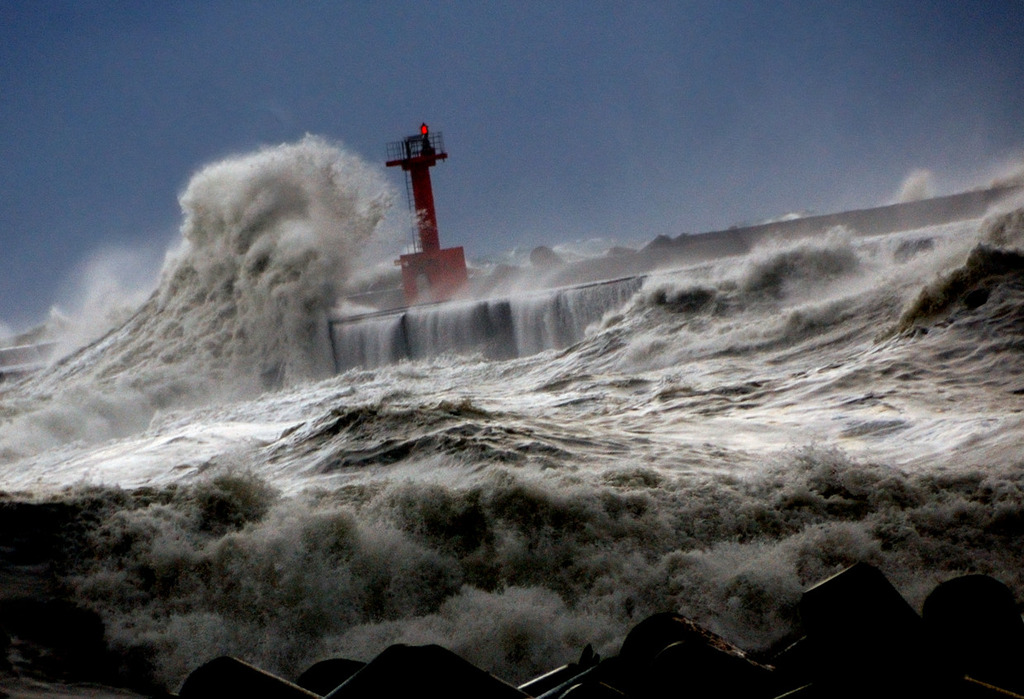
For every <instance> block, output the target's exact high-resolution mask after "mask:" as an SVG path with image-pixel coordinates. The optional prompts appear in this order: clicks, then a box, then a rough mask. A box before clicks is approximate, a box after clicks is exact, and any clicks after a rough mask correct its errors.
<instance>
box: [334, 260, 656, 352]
mask: <svg viewBox="0 0 1024 699" xmlns="http://www.w3.org/2000/svg"><path fill="white" fill-rule="evenodd" d="M643 280H644V277H643V276H635V277H627V278H623V279H614V280H611V281H604V282H596V283H592V284H584V285H580V286H575V287H568V288H561V289H548V290H544V291H537V292H532V293H528V294H523V295H521V296H515V297H505V298H491V299H481V300H467V301H456V302H448V303H443V304H431V305H424V306H413V307H410V308H403V309H399V310H392V311H384V312H381V313H371V314H366V315H362V316H354V317H351V318H340V319H335V320H332V321H331V324H330V325H331V343H332V349H333V352H334V363H335V368H336V369H337V370H338V371H344V370H346V369H351V368H355V367H365V368H372V367H377V366H383V365H386V364H391V363H394V362H398V361H401V360H403V359H423V358H425V357H432V356H438V355H442V354H447V353H451V354H480V355H482V356H484V357H487V358H488V359H511V358H514V357H525V356H529V355H531V354H536V353H538V352H543V351H544V350H548V349H561V348H564V347H568V346H569V345H572V344H573V343H575V342H578V341H579V340H581V339H582V338H583V335H584V333H585V331H586V329H587V326H589V325H590V324H591V323H594V322H596V321H598V320H600V319H601V317H602V316H603V315H604V314H605V313H607V312H608V311H610V310H613V309H615V308H618V307H620V306H622V305H623V304H624V303H625V302H626V301H627V300H628V299H629V298H630V297H631V296H632V295H633V294H634V293H636V291H637V290H639V289H640V286H641V284H643Z"/></svg>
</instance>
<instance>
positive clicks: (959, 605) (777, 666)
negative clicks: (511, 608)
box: [180, 564, 1024, 699]
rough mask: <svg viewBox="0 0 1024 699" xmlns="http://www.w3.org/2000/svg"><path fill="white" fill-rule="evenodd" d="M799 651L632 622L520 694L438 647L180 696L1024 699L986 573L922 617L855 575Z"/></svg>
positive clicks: (212, 671) (1008, 601) (1008, 604)
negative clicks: (762, 649) (612, 651)
mask: <svg viewBox="0 0 1024 699" xmlns="http://www.w3.org/2000/svg"><path fill="white" fill-rule="evenodd" d="M800 615H801V620H802V626H803V628H802V630H803V633H804V634H805V635H804V636H803V637H802V638H801V639H800V640H799V641H797V642H796V643H794V644H793V645H791V646H790V647H788V648H787V649H785V650H784V651H782V652H780V653H776V654H775V655H773V656H772V657H770V658H765V659H762V662H755V661H754V660H753V659H751V658H750V657H749V656H748V655H747V654H746V653H744V652H743V651H742V650H740V649H739V648H736V647H735V646H733V645H732V644H730V643H729V642H728V641H726V640H725V639H723V638H721V637H719V636H717V635H715V634H714V633H712V632H710V631H708V630H707V629H704V628H702V627H700V626H699V625H697V624H695V623H694V622H692V621H690V620H689V619H686V618H684V617H682V616H679V615H677V614H672V613H663V614H656V615H654V616H652V617H649V618H648V619H645V620H644V621H642V622H641V623H639V624H637V625H636V626H635V627H634V628H633V629H632V630H631V631H630V632H629V634H628V635H627V636H626V639H625V640H624V641H623V643H622V647H621V648H620V651H619V654H618V655H617V656H614V657H610V658H607V659H603V660H602V659H601V658H600V657H599V656H597V655H596V654H594V653H593V651H592V650H591V648H590V646H587V648H586V649H584V651H583V654H582V656H581V657H580V659H579V661H578V662H576V663H572V664H570V665H566V666H564V667H561V668H557V669H555V670H552V671H551V672H549V673H547V674H545V675H543V676H541V677H538V678H536V679H534V680H531V681H530V682H527V683H526V684H524V685H522V686H520V687H513V686H512V685H509V684H507V683H505V682H503V681H501V680H500V679H498V678H496V677H493V676H492V675H490V674H488V673H486V672H484V671H483V670H481V669H480V668H477V667H475V666H474V665H472V664H470V663H469V662H467V661H466V660H464V659H462V658H460V657H459V656H457V655H456V654H454V653H452V652H451V651H448V650H446V649H444V648H441V647H439V646H433V645H431V646H404V645H395V646H391V647H390V648H388V649H386V650H385V651H384V652H382V653H381V654H380V655H378V656H377V657H376V658H374V659H373V660H371V661H370V662H369V663H366V664H362V663H359V662H356V661H351V660H343V659H332V660H327V661H323V662H321V663H317V664H316V665H314V666H313V667H312V668H310V669H309V670H307V671H306V672H305V673H303V675H302V676H301V677H300V678H299V679H298V680H296V682H295V683H292V682H289V681H287V680H285V679H282V678H280V677H276V676H274V675H271V674H269V673H267V672H265V671H263V670H260V669H259V668H255V667H253V666H251V665H248V664H246V663H244V662H243V661H240V660H237V659H234V658H227V657H224V658H218V659H215V660H212V661H210V662H209V663H207V664H206V665H203V666H202V667H200V668H198V669H197V670H195V672H193V673H192V675H190V676H189V678H188V679H187V680H186V682H185V684H184V685H183V686H182V688H181V692H180V696H181V697H183V698H184V699H188V698H197V697H200V698H201V697H218V698H220V697H226V696H253V697H255V696H259V697H268V698H269V697H281V698H282V699H285V698H291V697H295V698H296V699H300V698H301V697H328V698H330V699H364V698H367V699H368V698H369V697H404V696H416V695H428V694H429V695H435V694H436V695H439V696H445V697H447V698H448V699H463V698H465V699H469V698H470V697H473V698H480V697H493V698H495V699H517V698H528V697H537V698H542V699H605V698H607V699H614V698H621V697H627V698H633V699H646V698H648V697H651V698H654V697H749V698H750V699H773V698H776V697H778V698H781V697H786V698H787V699H819V698H824V697H828V698H833V697H839V698H845V697H873V698H876V699H877V698H881V697H925V696H927V697H949V698H957V699H959V698H961V697H962V698H965V699H981V698H984V697H993V698H995V697H1015V696H1017V697H1024V695H1022V694H1021V693H1022V692H1024V621H1022V619H1021V616H1020V613H1019V611H1018V609H1017V605H1016V603H1015V601H1014V599H1013V596H1012V594H1011V593H1010V591H1009V589H1008V588H1006V586H1005V585H1003V584H1002V583H1000V582H998V581H997V580H994V579H993V578H990V577H987V576H983V575H967V576H963V577H959V578H955V579H953V580H950V581H947V582H945V583H942V584H941V585H939V586H938V587H936V588H935V590H934V591H933V592H932V593H931V594H930V595H929V597H928V598H927V600H926V601H925V603H924V609H923V613H922V615H918V614H917V613H916V612H915V611H914V610H913V609H912V608H911V607H910V605H909V604H907V602H906V601H905V600H904V599H903V597H902V596H901V595H900V594H899V592H898V591H897V590H896V589H895V588H894V587H893V586H892V585H891V584H890V583H889V581H888V580H886V578H885V577H884V576H883V575H882V573H881V572H880V571H878V570H877V569H876V568H873V567H871V566H869V565H866V564H857V565H854V566H853V567H851V568H848V569H847V570H845V571H843V572H842V573H839V574H838V575H836V576H834V577H832V578H829V579H828V580H825V581H823V582H821V583H819V584H817V585H815V586H814V587H812V588H811V589H809V590H807V591H806V592H805V593H804V596H803V598H802V600H801V605H800Z"/></svg>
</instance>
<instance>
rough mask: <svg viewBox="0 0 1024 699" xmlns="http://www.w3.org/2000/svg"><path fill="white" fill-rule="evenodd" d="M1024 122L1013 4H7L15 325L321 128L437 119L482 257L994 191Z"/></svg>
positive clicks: (371, 156) (452, 220)
mask: <svg viewBox="0 0 1024 699" xmlns="http://www.w3.org/2000/svg"><path fill="white" fill-rule="evenodd" d="M1022 115H1024V1H1022V0H970V1H969V2H954V1H953V0H948V1H944V2H938V1H933V0H877V1H876V0H865V1H863V2H858V1H851V2H844V3H839V2H818V1H813V2H812V1H807V2H796V1H787V0H772V1H767V0H766V1H764V2H747V1H745V0H693V1H687V0H672V1H665V2H653V1H650V2H625V1H620V2H606V1H603V0H586V1H582V2H572V1H565V2H555V1H551V2H528V1H521V2H486V1H476V2H469V1H466V2H429V1H423V0H421V1H420V2H389V1H387V0H382V1H376V2H370V1H369V0H367V1H365V2H364V1H358V2H357V1H349V2H346V1H338V2H302V1H301V0H290V1H286V2H285V1H282V2H276V1H274V0H246V1H244V2H243V1H238V2H229V1H226V0H206V1H204V2H199V1H187V2H186V1H175V0H159V1H157V0H145V1H144V0H137V1H135V2H129V1H127V0H125V1H121V2H113V1H106V0H102V1H101V0H66V1H56V0H22V1H15V0H0V251H2V252H0V325H6V326H7V327H8V328H15V329H20V328H24V327H26V326H27V325H29V324H31V323H32V322H35V321H37V320H39V319H41V318H42V317H43V316H45V314H46V312H47V310H48V309H49V307H50V306H51V305H53V304H69V303H72V302H73V299H70V298H68V297H69V295H71V294H73V293H74V292H73V288H72V285H71V284H70V283H69V280H70V279H73V278H74V277H75V275H77V274H79V273H80V270H81V268H82V265H83V264H84V263H85V261H86V260H88V259H90V257H91V256H94V255H96V254H97V253H98V252H100V251H103V250H105V249H110V248H126V249H131V250H137V251H140V253H141V257H142V258H144V259H150V260H155V259H157V258H158V257H159V255H160V253H161V252H162V251H163V250H164V249H165V248H166V247H167V245H168V244H169V243H170V242H172V241H173V240H175V239H176V238H177V235H178V234H177V229H178V225H179V219H180V211H179V207H178V202H177V196H178V194H179V193H180V191H181V190H182V189H183V187H184V186H185V184H186V183H187V181H188V179H189V177H190V176H191V175H192V174H193V173H194V172H195V171H196V170H197V169H199V168H201V167H202V166H203V165H204V164H205V163H208V162H211V161H213V160H216V159H218V158H221V157H223V156H226V155H233V154H238V153H242V152H247V151H251V150H255V149H257V148H258V147H260V146H262V145H272V144H277V143H282V142H287V141H295V140H298V139H300V138H301V137H302V136H303V135H304V134H306V133H313V134H318V135H321V136H324V137H326V138H328V139H331V140H335V141H338V142H340V143H342V144H343V145H344V146H345V147H347V148H348V149H350V150H353V151H355V152H356V153H358V154H360V155H361V156H362V157H364V158H365V159H366V160H368V161H371V162H379V163H380V167H381V169H382V171H383V170H384V168H383V160H384V155H385V153H384V146H385V143H386V142H387V141H390V140H396V139H398V138H401V137H403V136H405V135H407V134H409V133H413V132H414V131H415V129H416V127H417V126H418V125H419V123H420V122H421V121H427V122H428V123H430V124H431V125H432V126H433V127H434V128H435V129H437V130H441V131H443V133H444V136H445V143H446V145H447V149H448V152H449V154H450V158H449V160H448V161H447V162H446V163H445V164H443V165H441V166H440V167H439V168H438V170H437V171H436V172H435V177H434V188H435V194H436V198H437V208H438V219H439V225H440V230H441V236H442V242H443V243H444V244H445V245H464V246H465V247H466V249H467V252H468V253H469V255H470V256H471V257H472V256H474V255H487V254H492V253H495V252H498V251H500V250H502V249H505V248H508V247H511V246H515V245H518V246H521V247H531V246H533V245H537V244H541V243H548V244H551V243H557V242H562V241H568V240H575V239H580V238H590V237H605V238H614V239H618V240H635V239H650V238H653V237H654V236H656V235H659V234H666V235H678V234H680V233H683V232H697V231H703V230H712V229H717V228H725V227H728V226H730V225H733V224H737V223H741V222H750V221H757V220H761V219H764V218H769V217H773V216H777V215H780V214H783V213H786V212H788V211H794V210H811V211H815V212H820V213H824V212H829V211H836V210H841V209H845V208H854V207H863V206H872V205H876V204H882V203H887V202H888V201H889V200H890V199H891V198H892V197H893V196H894V194H895V192H896V191H897V190H898V189H899V186H900V183H901V181H902V180H903V178H904V177H906V176H907V175H908V174H909V173H910V172H911V171H913V170H915V169H918V168H926V169H928V170H930V171H931V172H932V173H933V174H934V184H935V190H936V193H938V194H943V193H949V192H952V191H958V190H959V189H962V188H965V187H972V186H978V185H981V184H984V182H985V181H986V180H985V178H986V177H991V176H992V174H994V172H995V171H996V170H997V169H998V168H1000V167H1006V166H1007V165H1008V163H1012V162H1014V161H1019V160H1020V159H1021V156H1022V154H1024V118H1022ZM387 176H388V177H389V178H393V179H394V181H395V183H396V185H397V184H400V179H399V177H400V175H399V173H396V172H394V171H388V172H387ZM396 252H397V251H396ZM147 256H148V257H147ZM125 271H126V273H130V272H131V270H125Z"/></svg>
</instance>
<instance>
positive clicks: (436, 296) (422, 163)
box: [386, 124, 469, 304]
mask: <svg viewBox="0 0 1024 699" xmlns="http://www.w3.org/2000/svg"><path fill="white" fill-rule="evenodd" d="M447 158H448V154H447V153H446V152H445V150H444V141H443V139H442V138H441V134H440V133H433V134H432V133H430V129H429V128H427V125H426V124H423V125H422V126H420V133H419V134H417V135H415V136H408V137H406V138H405V139H403V140H401V141H394V142H392V143H389V144H388V161H387V163H386V165H387V166H388V167H394V166H396V165H400V166H401V167H402V170H404V171H405V172H407V173H409V174H408V177H409V179H408V182H407V184H411V187H412V201H411V204H412V206H413V209H414V211H415V213H416V227H417V229H418V233H419V235H418V238H419V240H418V245H417V246H416V250H415V252H412V253H409V254H407V255H402V256H401V257H399V258H398V260H397V262H396V263H395V264H398V265H401V267H402V288H403V290H404V291H405V300H406V303H410V304H411V303H416V302H425V301H445V300H447V299H450V298H451V297H452V296H454V295H455V293H456V292H458V291H459V290H460V289H462V288H463V287H464V286H465V285H466V284H467V282H468V281H469V275H468V273H467V272H466V256H465V254H464V253H463V250H462V248H461V247H458V248H442V247H441V241H440V238H439V237H438V234H437V214H436V213H435V211H434V190H433V188H432V187H431V185H430V168H432V167H433V166H434V165H436V164H437V161H438V160H446V159H447Z"/></svg>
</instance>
